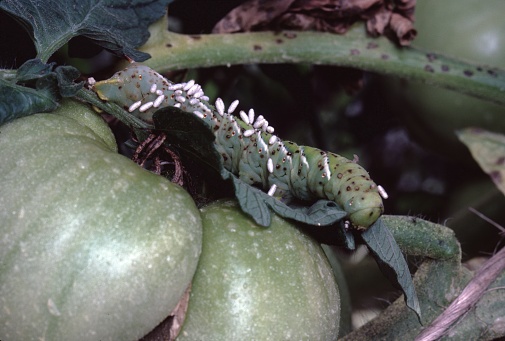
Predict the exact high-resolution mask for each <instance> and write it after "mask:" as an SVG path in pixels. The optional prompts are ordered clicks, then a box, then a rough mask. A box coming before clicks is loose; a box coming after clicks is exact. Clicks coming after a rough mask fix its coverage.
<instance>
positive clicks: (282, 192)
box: [90, 63, 387, 229]
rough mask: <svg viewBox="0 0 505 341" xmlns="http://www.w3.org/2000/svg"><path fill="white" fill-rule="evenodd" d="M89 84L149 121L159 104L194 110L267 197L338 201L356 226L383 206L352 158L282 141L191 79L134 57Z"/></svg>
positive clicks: (232, 166)
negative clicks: (176, 78) (178, 78)
mask: <svg viewBox="0 0 505 341" xmlns="http://www.w3.org/2000/svg"><path fill="white" fill-rule="evenodd" d="M90 83H91V82H90ZM91 85H92V89H93V90H94V91H95V92H96V93H97V94H98V96H99V97H100V98H101V99H102V100H105V101H111V102H114V103H116V104H118V105H121V106H123V107H124V108H125V110H128V111H129V112H131V113H133V114H134V115H136V116H138V117H139V118H141V119H142V120H144V121H146V122H148V123H152V116H153V114H154V112H155V111H156V110H158V109H159V108H163V107H166V106H174V107H179V108H181V109H182V110H184V111H188V112H192V113H194V114H195V115H196V116H198V117H199V118H201V119H202V120H203V121H204V122H206V124H207V125H208V126H209V128H210V129H211V130H212V131H213V132H214V134H215V136H216V140H215V142H214V143H215V147H216V149H217V150H218V152H219V154H220V155H221V156H222V161H223V165H224V167H225V168H226V169H228V170H229V171H230V172H232V173H233V174H235V175H237V176H238V177H239V178H240V179H241V180H242V181H244V182H246V183H248V184H251V185H260V186H261V187H262V188H263V189H265V190H267V191H268V194H269V195H271V196H274V197H279V198H281V199H282V200H284V201H289V199H291V198H293V197H295V198H298V199H301V200H307V201H314V200H316V199H328V200H332V201H335V202H336V203H337V204H339V205H340V206H341V207H342V208H343V209H344V210H345V211H346V212H347V213H348V220H349V221H350V223H351V224H352V226H353V227H355V228H357V229H366V228H368V227H369V226H370V225H372V224H373V223H374V222H375V221H376V220H377V219H378V218H379V217H380V216H381V214H382V213H383V211H384V206H383V203H382V197H384V198H387V194H386V192H385V191H384V189H383V188H382V187H381V186H377V185H376V184H375V182H373V180H371V179H370V176H369V174H368V173H367V171H366V170H365V169H364V168H363V167H361V166H360V165H358V164H357V163H356V162H355V161H351V160H349V159H347V158H345V157H343V156H340V155H337V154H334V153H331V152H325V151H322V150H320V149H317V148H312V147H306V146H299V145H297V144H295V143H293V142H289V141H282V140H281V139H280V138H278V137H277V136H276V135H274V129H273V128H272V127H271V126H270V125H269V124H268V121H267V120H266V119H265V118H264V117H263V116H261V115H259V116H256V115H255V113H254V110H253V109H251V110H249V111H248V112H247V113H246V112H244V111H240V113H239V117H235V116H233V115H232V113H233V112H234V111H235V109H236V108H237V105H238V101H234V102H233V103H231V105H230V106H229V107H228V110H226V108H225V105H224V103H223V101H222V100H221V99H219V98H218V99H217V100H216V102H215V107H213V106H211V105H209V103H208V100H209V98H208V97H207V96H205V94H204V93H203V91H202V88H201V86H200V85H198V84H196V83H195V82H194V81H192V80H191V81H189V82H187V83H179V84H175V83H172V82H170V81H168V80H167V79H165V78H164V77H163V76H161V75H160V74H159V73H157V72H156V71H154V70H152V69H150V68H149V67H147V66H145V65H141V64H138V63H132V64H131V65H129V66H128V67H127V68H126V69H124V70H122V71H119V72H117V73H116V74H114V75H113V76H112V77H111V78H110V79H107V80H104V81H100V82H96V83H95V82H92V83H91ZM381 196H382V197H381Z"/></svg>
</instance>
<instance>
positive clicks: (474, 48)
mask: <svg viewBox="0 0 505 341" xmlns="http://www.w3.org/2000/svg"><path fill="white" fill-rule="evenodd" d="M504 15H505V1H503V0H486V1H479V0H443V1H440V0H418V1H417V5H416V12H415V16H416V22H415V27H416V29H417V30H418V36H417V38H416V39H415V40H414V42H413V45H414V46H415V47H417V48H420V49H422V50H425V51H429V52H438V53H442V54H445V55H448V56H452V57H455V58H458V59H462V60H468V61H470V62H474V63H477V64H481V65H489V66H493V67H499V68H502V69H505V19H504ZM391 83H393V84H391V85H392V87H391V88H390V89H389V90H390V93H389V94H388V97H389V98H390V99H392V100H394V101H395V102H396V104H399V105H402V104H403V105H404V106H401V114H402V117H403V118H405V119H406V120H408V125H409V127H411V128H412V129H411V130H412V131H413V133H414V135H415V136H416V137H418V138H419V139H420V140H421V141H422V142H424V143H425V144H426V145H428V146H430V147H432V148H433V149H435V150H442V151H445V152H446V153H447V154H448V155H451V156H456V155H455V148H457V150H458V151H459V152H461V153H464V155H467V154H468V153H467V151H466V149H465V148H464V146H463V145H462V144H461V143H460V142H459V140H458V139H457V138H456V135H455V134H454V131H455V130H457V129H461V128H465V127H468V126H476V127H481V128H486V129H490V130H493V131H497V132H503V131H505V107H504V106H500V105H497V104H494V103H489V102H486V101H483V100H479V99H476V98H473V97H470V96H467V95H463V94H459V93H456V92H454V91H451V90H446V89H441V88H437V87H433V86H430V85H424V84H418V83H413V82H408V83H400V82H399V81H397V82H393V81H392V82H391Z"/></svg>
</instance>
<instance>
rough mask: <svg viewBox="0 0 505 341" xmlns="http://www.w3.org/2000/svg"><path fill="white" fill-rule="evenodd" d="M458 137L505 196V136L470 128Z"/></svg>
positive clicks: (461, 132) (462, 131) (460, 132)
mask: <svg viewBox="0 0 505 341" xmlns="http://www.w3.org/2000/svg"><path fill="white" fill-rule="evenodd" d="M458 137H459V139H460V140H461V142H463V143H464V144H465V145H466V146H467V147H468V149H470V152H471V153H472V156H473V158H474V159H475V160H476V161H477V163H478V164H479V166H480V167H481V168H482V169H483V170H484V172H486V173H487V174H489V176H491V179H492V180H493V182H494V183H495V184H496V186H497V187H498V189H499V190H500V191H502V193H503V194H505V135H503V134H498V133H493V132H490V131H486V130H483V129H478V128H468V129H465V130H461V131H459V132H458Z"/></svg>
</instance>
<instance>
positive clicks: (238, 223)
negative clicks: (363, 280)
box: [177, 202, 340, 341]
mask: <svg viewBox="0 0 505 341" xmlns="http://www.w3.org/2000/svg"><path fill="white" fill-rule="evenodd" d="M202 219H203V248H202V255H201V257H200V262H199V264H198V268H197V272H196V274H195V278H194V280H193V286H192V291H191V296H190V299H189V307H188V311H187V314H186V321H185V322H184V325H183V327H182V330H181V333H180V334H179V337H178V338H177V340H212V341H219V340H262V341H267V340H273V341H277V340H336V339H337V335H338V326H339V319H340V297H339V293H338V289H337V285H336V282H335V277H334V275H333V273H332V269H331V266H330V265H329V263H328V260H327V258H326V256H325V255H324V252H323V251H322V249H321V247H320V245H319V244H318V243H316V242H315V241H314V240H313V239H311V238H309V237H308V236H307V235H305V234H303V233H302V232H300V231H299V230H298V229H297V228H296V227H295V226H294V225H292V224H291V223H289V222H287V221H285V220H283V219H281V218H279V217H277V216H275V217H274V218H273V220H272V224H271V226H270V227H268V228H264V227H261V226H258V225H256V224H255V223H254V222H253V221H252V220H251V219H250V218H249V217H248V216H246V215H245V214H244V213H242V211H241V210H240V208H239V207H238V205H237V204H235V203H233V202H225V203H223V202H221V203H217V204H213V205H211V206H208V207H206V208H204V209H203V210H202Z"/></svg>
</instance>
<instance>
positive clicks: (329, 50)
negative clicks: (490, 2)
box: [141, 22, 505, 104]
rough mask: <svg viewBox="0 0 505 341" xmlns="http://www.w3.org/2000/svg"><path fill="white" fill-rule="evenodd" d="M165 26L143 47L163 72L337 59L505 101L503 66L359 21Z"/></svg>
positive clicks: (153, 30)
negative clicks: (191, 31) (371, 31)
mask: <svg viewBox="0 0 505 341" xmlns="http://www.w3.org/2000/svg"><path fill="white" fill-rule="evenodd" d="M162 23H163V22H162ZM165 27H166V25H164V24H160V23H157V24H155V25H153V26H151V38H150V40H149V41H148V42H147V43H146V44H145V45H144V46H143V47H142V48H141V51H143V52H147V53H149V54H151V56H152V58H151V59H149V60H147V61H146V62H145V64H147V65H148V66H150V67H152V68H154V69H156V70H158V71H159V72H166V71H170V70H175V69H186V68H199V67H210V66H219V65H228V66H229V65H235V64H252V63H266V64H276V63H307V64H317V65H335V66H345V67H353V68H357V69H361V70H365V71H370V72H375V73H379V74H384V75H391V76H397V77H401V78H405V79H409V80H414V81H420V82H423V83H429V84H432V85H435V86H439V87H444V88H449V89H453V90H455V91H458V92H462V93H466V94H468V95H471V96H475V97H479V98H482V99H485V100H488V101H491V102H495V103H498V104H505V71H504V70H500V69H497V68H491V67H484V66H477V65H474V64H470V63H465V62H463V61H459V60H457V59H453V58H449V57H445V56H442V55H440V54H435V53H427V52H423V51H420V50H417V49H415V48H405V47H403V48H401V47H398V46H396V45H395V44H394V43H393V42H391V41H390V40H388V39H387V38H385V37H380V38H372V37H369V36H367V35H366V33H365V30H364V27H363V26H355V27H353V28H352V29H351V30H350V31H349V32H347V33H346V34H345V35H337V34H330V33H321V32H294V31H282V32H253V33H236V34H208V35H198V36H195V35H182V34H177V33H173V32H170V31H167V30H166V29H165Z"/></svg>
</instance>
